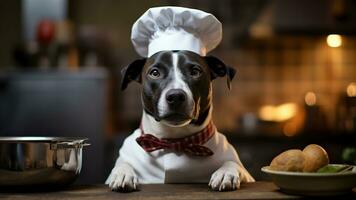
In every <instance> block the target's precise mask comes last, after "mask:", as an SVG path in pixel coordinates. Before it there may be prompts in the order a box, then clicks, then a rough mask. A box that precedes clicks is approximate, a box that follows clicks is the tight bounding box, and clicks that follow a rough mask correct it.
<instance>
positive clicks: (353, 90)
mask: <svg viewBox="0 0 356 200" xmlns="http://www.w3.org/2000/svg"><path fill="white" fill-rule="evenodd" d="M346 93H347V96H349V97H356V83H350V85H348V86H347V89H346Z"/></svg>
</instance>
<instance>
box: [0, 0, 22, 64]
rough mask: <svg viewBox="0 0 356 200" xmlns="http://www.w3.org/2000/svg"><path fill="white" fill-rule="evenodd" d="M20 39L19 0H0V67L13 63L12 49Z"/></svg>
mask: <svg viewBox="0 0 356 200" xmlns="http://www.w3.org/2000/svg"><path fill="white" fill-rule="evenodd" d="M20 40H21V1H20V0H11V1H0V45H1V46H0V69H3V68H5V67H9V66H11V65H13V62H12V51H13V49H14V46H15V45H16V44H17V43H19V42H20Z"/></svg>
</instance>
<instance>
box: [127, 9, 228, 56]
mask: <svg viewBox="0 0 356 200" xmlns="http://www.w3.org/2000/svg"><path fill="white" fill-rule="evenodd" d="M221 38H222V28H221V23H220V21H219V20H218V19H216V18H215V17H214V15H212V14H210V13H206V12H203V11H201V10H196V9H190V8H183V7H174V6H169V7H155V8H150V9H148V10H147V11H146V12H145V13H144V14H143V15H142V16H141V17H140V18H139V19H138V20H137V21H136V22H135V23H134V25H133V26H132V32H131V40H132V43H133V45H134V47H135V49H136V51H137V53H138V54H140V55H141V56H143V57H150V56H151V55H153V54H155V53H157V52H159V51H164V50H188V51H193V52H195V53H197V54H200V55H201V56H205V55H206V54H207V53H208V52H209V51H211V50H213V49H214V48H215V47H216V46H217V45H218V44H219V43H220V41H221Z"/></svg>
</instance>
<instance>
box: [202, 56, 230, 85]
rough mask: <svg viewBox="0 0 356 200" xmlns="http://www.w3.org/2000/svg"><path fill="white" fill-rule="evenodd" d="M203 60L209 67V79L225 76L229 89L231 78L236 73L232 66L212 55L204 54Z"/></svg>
mask: <svg viewBox="0 0 356 200" xmlns="http://www.w3.org/2000/svg"><path fill="white" fill-rule="evenodd" d="M205 61H206V63H207V64H208V66H209V68H210V75H211V79H212V80H214V79H216V78H217V77H224V76H226V78H227V80H226V81H227V87H228V88H229V90H230V89H231V80H232V79H233V78H234V76H235V74H236V70H235V69H234V68H232V67H229V66H226V65H225V64H224V63H223V62H222V61H221V60H220V59H218V58H217V57H214V56H206V57H205Z"/></svg>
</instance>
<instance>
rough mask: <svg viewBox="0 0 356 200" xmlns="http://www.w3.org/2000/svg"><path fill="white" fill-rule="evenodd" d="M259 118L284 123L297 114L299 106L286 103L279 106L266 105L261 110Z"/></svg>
mask: <svg viewBox="0 0 356 200" xmlns="http://www.w3.org/2000/svg"><path fill="white" fill-rule="evenodd" d="M258 114H259V117H260V119H262V120H264V121H275V122H282V121H286V120H288V119H290V118H292V117H294V116H295V115H296V114H297V105H296V104H294V103H285V104H281V105H279V106H272V105H266V106H263V107H262V108H261V109H260V110H259V113H258Z"/></svg>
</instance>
